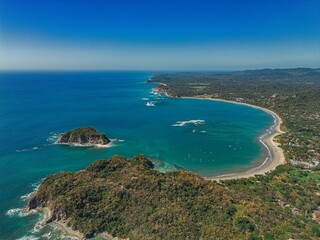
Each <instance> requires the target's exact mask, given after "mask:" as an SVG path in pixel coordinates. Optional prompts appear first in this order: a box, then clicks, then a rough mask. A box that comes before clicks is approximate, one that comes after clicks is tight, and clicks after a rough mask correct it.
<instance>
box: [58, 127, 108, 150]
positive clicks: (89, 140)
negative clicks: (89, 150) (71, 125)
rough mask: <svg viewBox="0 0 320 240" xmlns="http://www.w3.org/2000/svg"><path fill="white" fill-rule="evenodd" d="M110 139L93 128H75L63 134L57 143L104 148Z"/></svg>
mask: <svg viewBox="0 0 320 240" xmlns="http://www.w3.org/2000/svg"><path fill="white" fill-rule="evenodd" d="M110 142H111V141H110V139H109V138H108V137H107V136H106V135H105V134H104V133H101V132H99V131H97V129H95V128H93V127H84V128H77V129H74V130H71V131H67V132H65V133H63V134H62V135H61V137H60V139H59V141H58V143H60V144H70V145H79V146H88V147H89V146H106V145H107V144H108V143H110Z"/></svg>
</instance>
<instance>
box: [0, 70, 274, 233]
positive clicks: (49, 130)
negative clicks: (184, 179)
mask: <svg viewBox="0 0 320 240" xmlns="http://www.w3.org/2000/svg"><path fill="white" fill-rule="evenodd" d="M151 76H152V73H147V72H2V73H0V143H1V144H0V169H1V174H0V188H1V193H0V239H19V238H22V239H58V236H57V235H56V234H54V233H50V232H52V227H49V226H47V227H45V228H42V229H40V230H38V229H37V227H35V224H36V223H37V222H38V221H39V219H41V216H40V215H39V214H32V215H29V216H25V217H21V216H20V215H21V211H20V210H21V208H23V207H24V206H26V204H27V199H28V196H26V194H28V193H30V192H32V191H33V190H34V188H35V186H37V185H38V184H39V182H40V181H41V179H43V178H44V177H46V176H48V175H50V174H53V173H55V172H58V171H65V170H67V171H75V170H78V169H82V168H84V167H86V166H87V165H88V164H90V163H91V162H93V161H94V160H97V159H101V158H108V157H109V156H111V155H114V154H122V155H125V156H127V157H130V156H134V155H136V154H140V153H144V154H145V155H147V156H149V157H150V158H152V160H153V161H154V162H155V164H156V168H157V169H159V170H160V171H168V170H175V169H186V170H192V171H194V172H197V173H199V174H200V175H203V176H213V175H218V174H222V173H226V172H232V171H239V170H241V169H248V168H251V167H254V166H257V165H259V163H260V162H261V161H263V156H264V154H265V152H264V149H263V147H262V146H261V145H260V144H259V142H258V139H257V137H258V136H260V135H261V134H262V133H263V132H264V131H265V130H266V129H267V128H268V127H269V126H271V125H272V124H273V118H272V116H271V115H269V114H267V113H265V112H264V111H261V110H258V109H254V108H250V107H247V106H242V105H237V104H230V103H225V102H216V101H208V100H194V99H172V98H167V97H165V96H162V95H159V94H157V93H155V92H153V91H152V87H153V86H154V85H152V84H146V83H145V82H146V81H147V80H148V79H149V78H150V77H151ZM83 126H94V127H96V128H97V129H98V130H100V131H102V132H104V133H106V134H107V136H108V137H109V138H111V139H114V142H113V144H112V147H110V148H80V147H69V146H64V145H56V144H54V141H55V140H56V135H57V134H58V133H62V132H64V131H66V130H69V129H74V128H77V127H83ZM21 196H22V198H21ZM10 209H11V210H12V209H17V210H16V212H15V213H12V212H14V210H13V211H11V214H8V210H10Z"/></svg>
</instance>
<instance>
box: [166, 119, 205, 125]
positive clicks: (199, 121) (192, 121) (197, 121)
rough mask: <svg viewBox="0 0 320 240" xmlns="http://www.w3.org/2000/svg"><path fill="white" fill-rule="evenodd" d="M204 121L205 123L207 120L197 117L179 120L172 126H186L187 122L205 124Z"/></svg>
mask: <svg viewBox="0 0 320 240" xmlns="http://www.w3.org/2000/svg"><path fill="white" fill-rule="evenodd" d="M204 123H205V120H200V119H197V120H189V121H177V122H176V123H175V124H173V125H172V126H173V127H183V126H185V125H187V124H194V125H201V124H204Z"/></svg>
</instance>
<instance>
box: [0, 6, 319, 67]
mask: <svg viewBox="0 0 320 240" xmlns="http://www.w3.org/2000/svg"><path fill="white" fill-rule="evenodd" d="M319 12H320V2H319V1H316V0H312V1H307V2H305V1H297V0H296V1H281V2H278V1H268V2H263V3H261V2H256V1H246V2H242V1H224V2H212V1H201V2H197V1H178V0H175V1H152V2H149V1H131V0H127V1H123V0H122V1H117V2H109V1H96V2H95V4H94V5H93V4H91V3H90V1H84V0H82V1H76V2H75V1H68V2H65V1H60V0H59V1H49V2H43V1H37V0H33V1H28V2H25V1H22V0H16V1H9V0H3V1H1V2H0V53H1V55H0V69H1V70H141V71H233V70H246V69H262V68H294V67H311V68H316V67H319V62H320V30H319V29H320V28H319V26H320V15H319V14H318V13H319Z"/></svg>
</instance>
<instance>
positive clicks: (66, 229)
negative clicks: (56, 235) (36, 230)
mask: <svg viewBox="0 0 320 240" xmlns="http://www.w3.org/2000/svg"><path fill="white" fill-rule="evenodd" d="M37 210H38V211H39V212H42V213H43V214H44V218H43V221H42V222H43V224H51V225H52V226H56V227H58V228H59V229H60V230H62V231H64V232H65V234H66V235H67V236H70V237H76V238H78V239H84V236H83V234H82V233H81V232H79V231H76V230H73V229H71V228H70V227H68V226H67V224H66V223H64V222H61V221H53V222H50V223H48V222H47V221H48V220H49V219H50V218H51V217H52V212H51V210H50V209H49V208H48V207H44V208H38V209H37Z"/></svg>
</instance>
